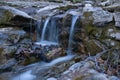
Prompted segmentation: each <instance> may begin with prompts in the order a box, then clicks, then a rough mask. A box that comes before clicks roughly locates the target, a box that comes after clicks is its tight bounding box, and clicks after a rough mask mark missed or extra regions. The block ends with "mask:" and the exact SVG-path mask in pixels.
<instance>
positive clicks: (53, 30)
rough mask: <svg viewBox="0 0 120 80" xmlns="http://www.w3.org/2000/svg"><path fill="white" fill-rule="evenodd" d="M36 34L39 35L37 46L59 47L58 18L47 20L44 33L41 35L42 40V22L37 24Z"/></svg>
mask: <svg viewBox="0 0 120 80" xmlns="http://www.w3.org/2000/svg"><path fill="white" fill-rule="evenodd" d="M36 29H37V30H36V31H37V32H36V33H37V42H36V43H35V44H37V45H43V46H45V45H58V29H57V26H56V18H55V17H52V16H50V17H48V18H47V19H46V20H45V23H44V26H43V29H42V33H41V40H39V38H40V32H41V30H40V21H38V22H37V25H36Z"/></svg>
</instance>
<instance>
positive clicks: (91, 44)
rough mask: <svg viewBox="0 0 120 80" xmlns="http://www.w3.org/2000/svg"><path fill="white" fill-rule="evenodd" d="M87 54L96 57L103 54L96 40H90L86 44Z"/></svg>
mask: <svg viewBox="0 0 120 80" xmlns="http://www.w3.org/2000/svg"><path fill="white" fill-rule="evenodd" d="M86 48H87V52H90V55H96V54H97V53H99V52H101V51H102V49H101V48H100V47H99V46H98V45H97V43H95V40H89V41H88V42H87V43H86Z"/></svg>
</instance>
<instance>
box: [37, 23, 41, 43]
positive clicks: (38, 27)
mask: <svg viewBox="0 0 120 80" xmlns="http://www.w3.org/2000/svg"><path fill="white" fill-rule="evenodd" d="M40 25H41V22H40V21H37V24H36V34H37V41H39V40H40Z"/></svg>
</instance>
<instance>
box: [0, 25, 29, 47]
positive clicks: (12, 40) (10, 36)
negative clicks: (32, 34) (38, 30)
mask: <svg viewBox="0 0 120 80" xmlns="http://www.w3.org/2000/svg"><path fill="white" fill-rule="evenodd" d="M25 37H27V34H26V32H25V31H24V30H18V29H13V28H11V27H8V28H0V42H1V45H11V44H16V43H17V42H18V41H20V40H21V39H23V38H25Z"/></svg>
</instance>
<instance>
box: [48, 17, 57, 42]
mask: <svg viewBox="0 0 120 80" xmlns="http://www.w3.org/2000/svg"><path fill="white" fill-rule="evenodd" d="M48 35H49V36H48V40H49V41H52V42H58V36H57V35H58V29H57V26H56V19H55V18H52V19H51V26H50V27H49V34H48Z"/></svg>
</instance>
